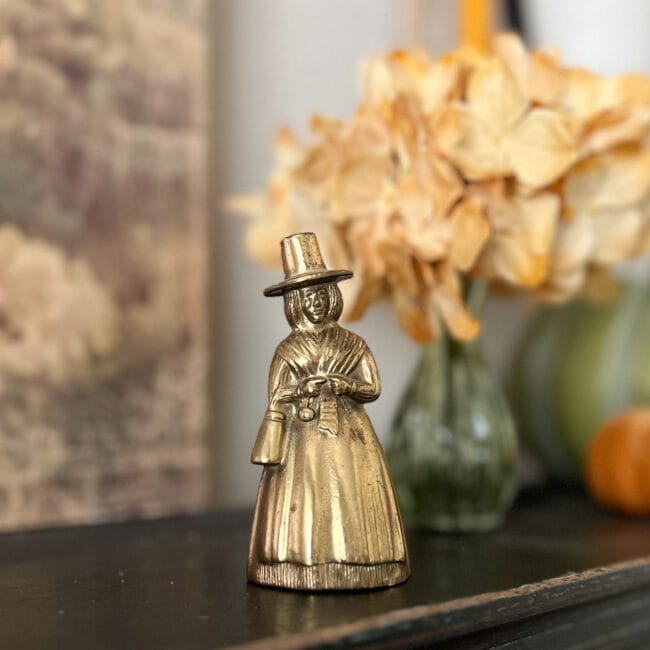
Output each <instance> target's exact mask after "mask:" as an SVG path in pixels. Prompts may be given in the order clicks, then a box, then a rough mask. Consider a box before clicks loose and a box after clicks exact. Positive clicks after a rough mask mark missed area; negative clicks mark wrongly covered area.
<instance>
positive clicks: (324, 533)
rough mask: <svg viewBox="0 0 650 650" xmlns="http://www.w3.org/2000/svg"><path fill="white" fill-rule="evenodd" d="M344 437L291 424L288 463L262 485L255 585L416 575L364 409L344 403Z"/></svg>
mask: <svg viewBox="0 0 650 650" xmlns="http://www.w3.org/2000/svg"><path fill="white" fill-rule="evenodd" d="M338 413H339V427H338V434H337V435H332V434H330V433H324V432H322V431H319V430H318V422H317V420H313V421H311V422H301V421H300V420H298V419H297V418H295V419H293V418H289V419H288V420H287V435H288V441H287V449H286V454H285V459H284V462H283V463H282V464H281V465H276V466H267V467H265V469H264V473H263V475H262V479H261V482H260V487H259V493H258V498H257V506H256V511H255V518H254V523H253V532H252V536H251V546H250V554H249V565H248V577H249V579H250V580H252V581H254V582H257V583H260V584H269V585H273V586H280V587H288V588H293V589H349V588H369V587H379V586H387V585H391V584H397V583H399V582H402V581H403V580H406V578H407V577H408V575H409V566H408V558H407V553H406V546H405V542H404V531H403V526H402V521H401V517H400V513H399V508H398V505H397V500H396V496H395V491H394V489H393V485H392V482H391V479H390V476H389V474H388V469H387V465H386V458H385V456H384V453H383V451H382V449H381V447H380V445H379V442H378V440H377V437H376V435H375V432H374V430H373V428H372V424H371V423H370V420H369V418H368V416H367V415H366V412H365V409H364V408H363V406H362V405H361V404H359V403H357V402H354V401H353V400H351V399H350V398H348V397H341V398H339V399H338Z"/></svg>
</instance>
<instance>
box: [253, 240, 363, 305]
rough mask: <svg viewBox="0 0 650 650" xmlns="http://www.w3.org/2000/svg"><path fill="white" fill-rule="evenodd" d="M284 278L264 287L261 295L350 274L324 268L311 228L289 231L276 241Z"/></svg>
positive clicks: (341, 278)
mask: <svg viewBox="0 0 650 650" xmlns="http://www.w3.org/2000/svg"><path fill="white" fill-rule="evenodd" d="M280 250H281V251H282V266H283V268H284V280H283V281H282V282H278V283H277V284H274V285H273V286H270V287H267V288H266V289H264V295H265V296H281V295H283V294H285V293H286V292H287V291H291V290H292V289H299V288H300V287H308V286H310V285H313V284H321V283H322V282H339V281H341V280H347V279H348V278H351V277H352V271H343V270H338V271H337V270H332V269H328V268H327V267H326V266H325V263H324V262H323V256H322V255H321V252H320V247H319V246H318V240H317V239H316V235H315V234H314V233H313V232H299V233H297V234H295V235H289V236H288V237H285V238H284V239H283V240H282V241H281V242H280Z"/></svg>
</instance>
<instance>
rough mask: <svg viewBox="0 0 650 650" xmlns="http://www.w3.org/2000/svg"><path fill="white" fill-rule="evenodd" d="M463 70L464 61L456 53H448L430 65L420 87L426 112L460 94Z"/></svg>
mask: <svg viewBox="0 0 650 650" xmlns="http://www.w3.org/2000/svg"><path fill="white" fill-rule="evenodd" d="M462 70H463V63H462V61H461V60H460V59H459V58H458V57H457V56H455V55H454V54H446V55H444V56H442V57H440V58H439V59H438V60H437V61H435V62H434V63H433V64H432V65H431V66H430V68H429V70H428V71H427V73H426V75H425V76H424V78H423V79H422V84H421V86H420V89H419V90H420V99H421V101H422V108H423V110H424V111H425V112H426V113H430V112H431V111H433V110H434V109H435V108H437V107H438V106H440V105H441V104H442V103H443V102H445V101H447V100H449V99H451V98H453V97H458V96H459V95H460V85H461V80H462V75H461V73H462Z"/></svg>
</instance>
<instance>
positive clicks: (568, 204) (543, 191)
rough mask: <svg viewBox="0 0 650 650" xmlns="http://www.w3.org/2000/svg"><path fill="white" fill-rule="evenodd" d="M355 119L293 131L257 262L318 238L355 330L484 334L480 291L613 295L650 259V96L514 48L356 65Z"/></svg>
mask: <svg viewBox="0 0 650 650" xmlns="http://www.w3.org/2000/svg"><path fill="white" fill-rule="evenodd" d="M361 77H362V84H361V85H362V100H361V102H360V104H359V106H358V108H357V110H356V111H355V112H354V114H353V115H352V116H351V117H350V118H349V119H344V120H334V119H329V118H326V117H323V116H315V117H314V118H312V121H311V138H310V140H309V141H307V142H298V141H297V140H296V138H294V137H293V136H292V135H291V133H290V132H288V131H287V130H283V131H281V132H280V134H279V136H278V140H277V142H276V158H277V160H276V166H275V169H274V171H273V173H272V174H271V177H270V180H269V184H268V187H267V191H266V193H265V194H264V195H262V196H257V197H248V198H241V199H238V200H236V201H234V202H233V203H232V207H233V208H235V209H236V210H238V211H240V212H243V213H244V214H246V215H247V216H249V218H251V222H250V226H249V229H248V234H247V247H248V249H249V251H250V252H251V253H252V254H253V255H254V256H255V257H257V258H258V259H261V260H263V261H269V262H270V261H272V262H275V263H276V264H277V263H278V262H279V260H278V256H277V240H278V239H279V238H281V237H282V236H284V235H287V234H289V233H291V232H296V231H299V230H313V231H315V232H317V233H318V234H319V236H320V238H321V240H322V242H323V244H324V246H323V247H324V249H325V253H326V256H327V257H328V258H329V261H330V262H331V263H335V264H336V266H346V267H351V268H352V269H353V270H354V272H355V277H354V278H353V280H352V281H351V282H349V283H345V284H344V285H342V289H343V290H344V292H345V293H346V294H347V296H346V305H347V308H348V311H347V315H348V316H349V317H352V318H360V317H361V316H363V314H364V313H365V312H366V310H367V309H368V307H370V306H371V305H372V304H373V303H374V302H376V301H378V300H380V299H383V298H388V299H390V300H391V301H392V303H393V305H394V307H395V310H396V313H397V318H398V320H399V322H400V325H401V326H402V328H403V329H404V330H405V331H406V332H407V333H408V334H409V335H410V336H411V337H412V338H413V339H415V340H416V341H418V342H421V343H424V342H426V341H429V340H431V339H434V338H436V337H437V336H439V335H440V334H441V332H443V331H446V332H448V333H450V334H451V336H453V337H455V338H457V339H469V338H472V337H474V336H476V334H477V333H478V331H479V329H480V323H479V322H478V320H477V319H476V317H475V316H474V315H472V314H471V313H470V312H469V310H468V307H467V305H466V304H465V296H464V289H465V285H466V284H467V283H468V282H471V281H472V280H473V279H474V278H482V279H484V280H486V281H488V282H495V283H498V284H500V285H506V286H509V287H511V288H513V289H524V290H528V291H530V292H532V293H533V294H534V295H536V296H538V297H540V298H542V299H545V300H565V299H568V298H571V297H573V296H576V295H578V294H579V293H581V292H583V293H584V292H587V293H589V292H591V293H593V292H594V291H595V290H596V289H597V290H600V291H604V290H605V289H607V290H608V291H609V287H611V274H610V273H609V267H610V266H611V265H612V264H614V263H616V262H618V261H620V260H622V259H626V258H628V257H631V256H635V255H639V254H641V253H643V252H644V251H645V250H647V249H648V248H650V199H649V196H650V147H649V146H648V145H649V144H650V138H648V133H649V131H650V80H649V79H648V78H646V77H643V76H639V75H624V76H621V77H615V78H612V79H604V78H601V77H599V76H597V75H595V74H593V73H591V72H589V71H587V70H582V69H577V68H564V67H562V65H561V64H560V60H559V56H558V55H557V53H555V52H553V51H550V50H544V49H543V50H538V51H536V52H528V51H527V50H526V48H525V47H524V45H523V43H522V42H521V40H520V39H519V38H518V37H517V36H515V35H513V34H502V35H499V36H497V37H496V38H495V39H494V44H493V49H492V51H491V52H489V53H487V54H483V53H481V52H478V51H475V50H469V49H460V50H457V51H455V52H451V53H448V54H445V55H444V56H442V57H440V58H438V59H433V60H432V59H430V58H429V57H428V56H427V54H426V53H425V52H422V51H419V52H405V51H397V52H392V53H388V54H385V55H378V56H374V57H371V58H369V59H367V60H366V61H365V62H363V64H362V66H361Z"/></svg>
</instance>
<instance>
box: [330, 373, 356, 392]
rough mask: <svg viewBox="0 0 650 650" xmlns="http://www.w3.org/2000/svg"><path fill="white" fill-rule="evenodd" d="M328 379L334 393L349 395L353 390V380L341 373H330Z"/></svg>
mask: <svg viewBox="0 0 650 650" xmlns="http://www.w3.org/2000/svg"><path fill="white" fill-rule="evenodd" d="M329 380H330V385H331V386H332V392H333V393H334V395H337V396H338V395H350V394H351V393H353V392H354V390H355V385H354V382H351V381H350V380H349V379H347V378H346V377H343V376H342V375H331V376H330V378H329Z"/></svg>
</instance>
